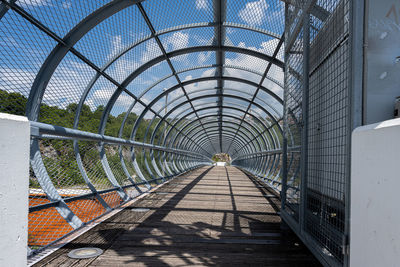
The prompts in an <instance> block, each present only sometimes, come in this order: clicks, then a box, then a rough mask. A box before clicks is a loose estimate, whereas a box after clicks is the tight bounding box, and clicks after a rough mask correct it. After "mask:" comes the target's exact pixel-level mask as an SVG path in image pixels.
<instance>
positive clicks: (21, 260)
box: [0, 113, 30, 267]
mask: <svg viewBox="0 0 400 267" xmlns="http://www.w3.org/2000/svg"><path fill="white" fill-rule="evenodd" d="M29 138H30V128H29V122H28V120H27V119H26V118H25V117H21V116H14V115H9V114H4V113H0V266H7V267H8V266H26V265H27V259H26V258H27V238H28V190H29V179H28V177H29Z"/></svg>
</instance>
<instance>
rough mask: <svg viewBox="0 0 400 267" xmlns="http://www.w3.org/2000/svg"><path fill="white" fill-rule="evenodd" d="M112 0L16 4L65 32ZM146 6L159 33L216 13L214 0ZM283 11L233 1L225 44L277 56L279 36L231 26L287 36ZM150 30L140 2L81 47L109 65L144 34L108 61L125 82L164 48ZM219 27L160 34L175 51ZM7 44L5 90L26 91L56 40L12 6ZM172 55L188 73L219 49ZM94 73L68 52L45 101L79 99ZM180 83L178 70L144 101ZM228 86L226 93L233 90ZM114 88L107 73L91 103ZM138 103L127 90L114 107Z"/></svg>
mask: <svg viewBox="0 0 400 267" xmlns="http://www.w3.org/2000/svg"><path fill="white" fill-rule="evenodd" d="M106 2H107V1H97V0H96V1H83V0H81V1H78V0H63V1H61V0H20V1H17V4H19V5H20V6H21V7H23V8H24V9H26V10H27V12H29V13H30V14H32V15H33V16H34V17H35V18H36V19H38V20H39V21H41V22H42V23H44V24H45V25H46V26H47V27H48V28H49V29H51V30H52V31H54V32H55V33H56V34H58V35H59V36H61V37H62V36H64V35H65V34H66V33H67V32H68V31H69V30H70V29H71V28H72V27H74V26H75V25H76V24H77V23H78V22H79V21H80V20H82V19H83V18H84V17H85V16H87V15H88V14H90V13H91V12H93V11H94V10H96V9H97V8H99V7H100V6H102V5H103V4H105V3H106ZM143 7H144V9H145V10H146V12H147V14H148V16H149V18H150V20H151V22H152V24H153V26H154V28H155V29H156V31H157V32H158V31H162V30H165V29H168V28H171V27H176V26H177V25H182V24H184V25H188V24H193V23H207V22H212V20H213V11H212V1H210V0H190V1H188V0H181V1H156V0H149V1H145V2H143ZM283 13H284V8H283V4H282V3H281V1H276V0H274V1H271V0H255V1H233V0H227V20H226V22H227V23H226V26H227V27H226V33H227V39H226V40H225V45H228V46H229V45H232V46H239V47H243V48H247V49H252V50H256V51H259V52H262V53H265V54H269V55H272V53H273V51H274V49H275V47H276V45H277V42H278V41H277V39H275V38H272V37H269V36H268V35H265V34H261V33H254V32H251V31H248V30H244V29H239V28H234V27H228V26H231V25H245V26H251V27H256V28H258V29H260V30H261V31H270V32H271V33H272V34H274V35H276V36H280V35H281V34H282V32H283ZM149 33H150V31H149V29H148V27H147V26H146V24H145V21H144V19H143V18H142V16H141V15H140V12H139V11H138V9H137V7H136V6H132V7H129V8H127V9H125V10H123V11H121V12H119V13H117V14H115V15H114V16H112V17H110V18H108V19H107V20H105V21H103V22H102V23H100V24H99V25H98V26H96V27H95V28H94V29H92V30H91V31H90V32H89V33H88V34H87V35H86V36H85V37H83V38H82V39H81V40H80V41H79V42H78V43H77V44H76V45H75V48H76V49H77V50H78V51H79V52H81V53H82V54H83V55H84V56H85V57H87V58H88V59H89V60H91V61H92V62H93V63H94V64H96V65H97V66H99V67H100V68H103V67H105V66H107V63H108V62H110V61H111V60H112V59H113V58H114V57H115V56H116V55H118V54H119V53H120V52H121V51H123V50H125V49H127V48H128V47H131V46H132V45H133V44H135V43H138V42H139V41H141V40H142V41H143V42H142V43H140V44H138V45H137V46H135V47H134V48H133V49H131V50H129V51H128V52H127V53H125V54H124V55H123V56H121V57H120V58H118V59H117V60H116V61H115V62H114V63H112V64H111V65H109V66H108V67H107V68H106V73H107V74H109V75H110V76H111V77H113V78H114V79H115V80H116V81H118V82H122V81H123V80H124V79H125V78H126V77H127V76H128V75H129V74H130V73H132V72H133V71H134V70H135V69H136V68H137V67H139V66H140V65H141V64H143V63H146V62H148V61H149V60H151V59H153V58H155V57H158V56H160V55H161V51H160V49H159V47H158V46H157V43H156V42H155V41H154V39H151V38H149ZM213 33H214V28H213V27H202V28H192V29H186V30H178V31H172V32H169V33H166V34H163V35H160V39H161V42H162V43H163V46H164V47H165V49H166V51H167V52H170V51H173V50H176V49H182V48H186V47H193V46H204V45H210V44H211V43H212V38H213ZM0 44H1V47H2V51H1V52H0V56H1V58H0V89H2V90H7V91H16V92H20V93H22V94H24V95H26V96H27V95H28V93H29V90H30V86H31V85H32V82H33V80H34V77H35V76H36V73H37V72H38V70H39V68H40V66H41V64H42V63H43V62H44V60H45V59H46V56H47V55H48V54H49V53H50V51H51V50H52V48H53V47H54V46H55V45H56V42H55V41H53V40H52V39H51V38H49V37H48V36H46V35H45V34H43V33H42V32H40V31H39V30H38V29H37V28H35V27H33V26H31V25H29V23H27V22H26V21H25V20H24V19H23V18H21V17H20V16H19V15H17V14H16V13H14V12H13V11H9V12H8V13H7V14H6V15H5V16H4V17H3V19H2V20H1V21H0ZM278 56H279V58H280V59H282V57H283V55H282V53H279V55H278ZM171 61H172V64H173V65H174V68H175V69H176V71H177V72H181V71H183V70H185V69H189V68H192V67H196V66H207V65H212V64H215V52H197V53H191V54H187V55H182V56H178V57H175V58H172V59H171ZM225 64H226V65H229V66H239V67H244V68H247V69H250V70H252V71H254V72H259V73H262V72H263V71H264V70H265V67H266V64H267V62H265V61H262V60H260V59H258V58H254V57H251V56H247V55H242V54H237V53H231V52H227V53H226V60H225ZM214 73H215V72H214V70H213V69H210V68H204V69H199V70H193V71H189V72H183V73H180V74H178V75H179V77H180V79H181V80H183V81H184V80H190V79H193V78H198V77H205V76H210V75H211V76H212V75H214ZM94 74H95V72H94V70H93V69H91V68H90V67H89V66H88V65H86V64H85V63H84V62H82V61H81V60H79V59H78V58H77V57H76V56H74V55H73V54H72V53H68V55H67V56H66V57H65V58H64V59H63V61H62V63H61V64H60V65H59V66H58V68H57V70H56V72H55V73H54V75H53V77H52V79H51V80H50V83H49V85H48V87H47V90H46V93H45V98H44V101H45V102H46V103H48V104H50V105H57V106H60V107H65V106H66V105H68V104H69V103H73V102H78V101H79V99H80V97H81V95H82V92H83V90H84V89H85V88H86V86H87V84H88V83H89V81H90V80H91V79H92V77H93V76H94ZM168 75H171V70H170V68H169V67H168V65H167V64H166V63H165V62H163V63H160V64H157V65H155V66H153V67H151V68H150V69H148V70H147V71H145V72H144V73H142V74H141V75H140V76H139V77H137V78H136V79H134V80H133V81H132V83H131V84H129V85H128V87H127V89H128V90H129V91H130V92H132V93H133V94H135V95H136V96H140V95H141V93H143V91H144V90H145V89H146V88H148V87H149V86H151V85H152V84H154V83H155V82H157V81H158V80H160V79H161V78H163V77H167V76H168ZM224 75H226V76H233V77H242V78H246V79H250V80H252V81H254V82H259V79H260V77H259V76H258V75H255V74H251V73H249V72H245V71H242V70H236V69H230V68H227V69H226V70H225V73H224ZM270 75H271V76H272V77H273V78H274V79H276V80H277V81H278V82H280V83H283V72H282V71H281V70H280V69H279V68H272V69H271V72H270ZM175 84H176V79H175V78H174V77H172V78H168V79H166V80H164V81H163V82H161V83H159V84H157V85H156V86H155V87H154V88H153V89H152V90H150V91H149V92H148V93H146V94H145V95H144V96H143V101H144V102H146V103H148V102H150V101H151V100H152V99H153V98H154V97H155V96H157V95H158V94H159V93H160V92H162V90H163V89H164V88H168V87H171V86H173V85H175ZM264 85H265V86H266V87H268V88H270V89H271V90H273V91H274V92H275V93H277V94H279V95H282V90H281V89H280V87H279V86H278V85H277V84H276V83H273V82H270V81H266V82H264ZM211 86H214V82H203V83H197V84H192V85H190V86H187V88H186V89H187V90H188V92H194V91H195V90H198V89H202V88H210V87H211ZM228 86H229V87H228ZM226 87H227V88H228V89H229V88H233V89H238V90H242V91H243V92H244V93H245V92H248V93H250V94H251V92H252V91H254V88H251V87H249V86H244V85H242V84H233V83H227V84H226ZM228 89H227V91H226V92H229V91H228ZM115 90H116V86H114V85H113V84H112V83H111V82H109V81H107V80H106V79H105V78H100V79H98V80H97V81H96V83H95V85H94V86H93V88H92V90H91V92H90V93H89V95H88V98H87V99H86V101H85V103H86V104H88V105H90V106H91V107H92V109H94V108H95V107H96V106H98V105H105V104H106V103H107V100H108V98H109V97H110V96H111V94H112V93H113V92H114V91H115ZM210 92H211V91H210ZM232 92H233V91H232ZM181 95H182V91H181V90H177V91H176V92H174V93H173V94H171V95H170V98H169V99H173V98H175V97H179V96H181ZM231 101H233V100H231ZM131 102H132V98H131V97H129V96H128V95H127V94H123V95H121V96H120V98H119V99H118V101H117V105H116V106H115V107H114V108H113V110H112V114H113V115H117V114H119V113H121V112H124V111H126V110H127V108H128V107H129V105H130V104H131ZM163 103H164V100H161V101H160V103H158V104H157V105H156V107H155V109H156V110H157V109H159V108H160V107H161V106H162V104H163ZM274 105H275V104H274ZM275 108H280V109H281V107H278V106H275ZM141 110H142V107H137V108H135V109H134V112H139V111H141Z"/></svg>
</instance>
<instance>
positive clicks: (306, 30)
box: [299, 11, 310, 232]
mask: <svg viewBox="0 0 400 267" xmlns="http://www.w3.org/2000/svg"><path fill="white" fill-rule="evenodd" d="M305 12H307V11H305ZM309 62H310V15H309V13H308V12H307V14H305V15H304V21H303V92H302V93H303V95H302V101H301V105H302V107H301V109H302V121H301V123H302V125H301V126H302V131H301V156H300V162H301V163H300V164H301V167H300V170H301V183H300V220H299V221H300V231H301V232H303V231H304V229H305V216H306V208H307V206H306V205H307V163H308V160H307V157H308V100H309V99H308V98H309V68H310V66H309V65H310V64H309Z"/></svg>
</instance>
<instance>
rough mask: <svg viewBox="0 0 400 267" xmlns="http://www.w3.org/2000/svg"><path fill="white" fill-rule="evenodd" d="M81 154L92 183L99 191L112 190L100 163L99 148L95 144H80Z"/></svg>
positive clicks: (81, 142) (82, 142)
mask: <svg viewBox="0 0 400 267" xmlns="http://www.w3.org/2000/svg"><path fill="white" fill-rule="evenodd" d="M79 154H80V158H81V160H82V165H83V167H84V168H85V170H86V173H87V175H88V177H89V180H90V181H91V183H92V184H93V185H94V186H95V187H96V189H97V190H98V191H100V190H104V189H110V188H112V187H113V186H112V184H111V183H110V181H109V180H108V178H107V175H106V173H105V171H104V169H103V166H102V164H101V161H100V152H99V146H98V144H97V143H95V142H84V141H80V142H79Z"/></svg>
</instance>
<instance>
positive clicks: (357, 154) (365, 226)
mask: <svg viewBox="0 0 400 267" xmlns="http://www.w3.org/2000/svg"><path fill="white" fill-rule="evenodd" d="M351 160H352V163H351V168H352V171H351V213H350V214H351V215H350V217H351V218H350V219H351V222H350V266H351V267H358V266H362V267H369V266H370V267H376V266H385V267H390V266H393V267H395V266H400V265H399V264H400V259H399V256H400V212H399V200H400V193H399V189H400V119H394V120H388V121H384V122H381V123H376V124H371V125H367V126H363V127H359V128H357V129H356V130H355V131H354V132H353V136H352V156H351Z"/></svg>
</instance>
